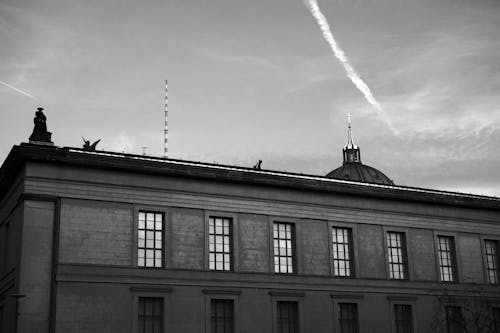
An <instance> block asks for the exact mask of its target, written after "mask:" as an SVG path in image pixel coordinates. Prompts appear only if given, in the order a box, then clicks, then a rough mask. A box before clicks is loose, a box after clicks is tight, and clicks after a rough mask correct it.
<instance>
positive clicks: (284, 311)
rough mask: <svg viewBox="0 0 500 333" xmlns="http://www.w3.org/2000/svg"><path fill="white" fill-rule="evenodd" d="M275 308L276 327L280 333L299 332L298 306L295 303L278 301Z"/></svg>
mask: <svg viewBox="0 0 500 333" xmlns="http://www.w3.org/2000/svg"><path fill="white" fill-rule="evenodd" d="M276 308H277V317H276V321H277V327H278V332H280V333H298V332H299V305H298V303H297V302H291V301H278V302H276Z"/></svg>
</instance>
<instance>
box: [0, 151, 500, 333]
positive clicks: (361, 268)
mask: <svg viewBox="0 0 500 333" xmlns="http://www.w3.org/2000/svg"><path fill="white" fill-rule="evenodd" d="M357 153H358V154H359V151H358V152H357ZM344 155H345V154H344ZM351 162H352V161H351ZM0 170H1V173H0V240H1V243H0V244H1V246H0V251H1V255H0V259H1V265H0V331H1V332H134V333H135V332H199V333H205V332H226V333H227V332H241V333H243V332H248V333H250V332H264V333H278V332H279V333H281V332H301V333H305V332H310V333H313V332H314V333H322V332H325V333H326V332H365V333H372V332H373V333H376V332H380V333H387V332H394V333H396V332H397V333H400V332H403V333H406V332H429V331H432V330H434V331H443V332H462V331H461V330H462V329H463V327H462V324H465V325H468V326H470V327H472V325H473V323H474V321H475V319H476V317H474V316H475V315H474V311H475V310H477V311H476V312H477V313H478V314H480V315H481V316H484V318H485V319H482V323H483V324H484V325H485V326H486V325H488V327H489V328H490V331H486V330H483V331H482V332H498V331H499V330H500V287H499V265H498V263H499V260H498V257H499V242H500V198H494V197H484V196H476V195H466V194H459V193H453V192H443V191H435V190H425V189H418V188H409V187H402V186H397V185H393V184H392V181H391V184H387V183H384V182H381V183H377V182H375V181H374V182H372V183H367V182H357V181H353V180H352V179H349V180H346V179H333V178H328V177H320V176H307V175H299V174H292V173H284V172H277V171H270V170H260V169H251V168H242V167H233V166H224V165H216V164H207V163H197V162H190V161H182V160H173V159H162V158H155V157H148V156H139V155H129V154H120V153H113V152H104V151H93V150H90V151H89V150H83V149H77V148H68V147H63V148H59V147H55V146H52V145H45V144H40V143H39V142H38V143H37V142H34V143H31V144H21V145H19V146H14V147H13V148H12V150H11V152H10V154H9V155H8V157H7V158H6V160H5V162H4V163H3V166H2V168H1V169H0ZM339 178H342V177H339ZM375 178H376V177H375ZM382 178H383V177H382ZM377 179H378V178H377ZM471 300H472V301H474V302H471ZM471 304H475V305H474V307H471ZM478 304H479V305H478ZM473 310H474V311H473ZM476 321H477V320H476ZM495 325H496V326H495ZM469 332H470V331H469Z"/></svg>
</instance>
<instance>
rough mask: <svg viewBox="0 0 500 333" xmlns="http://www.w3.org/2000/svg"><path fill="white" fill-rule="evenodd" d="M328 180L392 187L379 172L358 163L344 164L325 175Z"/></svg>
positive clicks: (391, 183) (387, 178)
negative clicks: (352, 181)
mask: <svg viewBox="0 0 500 333" xmlns="http://www.w3.org/2000/svg"><path fill="white" fill-rule="evenodd" d="M326 177H328V178H335V179H344V180H354V181H359V182H366V183H376V184H384V185H394V182H393V181H392V180H391V179H390V178H389V177H387V176H386V175H384V174H383V173H382V172H381V171H379V170H377V169H375V168H373V167H371V166H369V165H366V164H362V163H360V162H346V163H344V164H343V165H342V166H340V167H338V168H337V169H335V170H333V171H331V172H330V173H328V174H327V175H326Z"/></svg>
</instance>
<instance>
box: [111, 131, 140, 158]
mask: <svg viewBox="0 0 500 333" xmlns="http://www.w3.org/2000/svg"><path fill="white" fill-rule="evenodd" d="M111 140H112V141H111V143H110V144H107V145H103V150H111V151H116V152H124V153H137V150H138V148H140V147H137V144H136V138H135V137H134V136H131V135H129V134H128V133H127V132H126V131H121V132H120V133H119V134H118V135H117V136H116V135H115V136H114V138H112V139H111Z"/></svg>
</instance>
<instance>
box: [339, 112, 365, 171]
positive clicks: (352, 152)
mask: <svg viewBox="0 0 500 333" xmlns="http://www.w3.org/2000/svg"><path fill="white" fill-rule="evenodd" d="M342 151H343V153H344V154H343V155H344V163H353V162H357V163H361V154H360V150H359V147H358V146H356V144H355V143H354V141H353V140H352V129H351V113H350V112H349V113H348V114H347V144H346V145H345V147H344V149H342Z"/></svg>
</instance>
